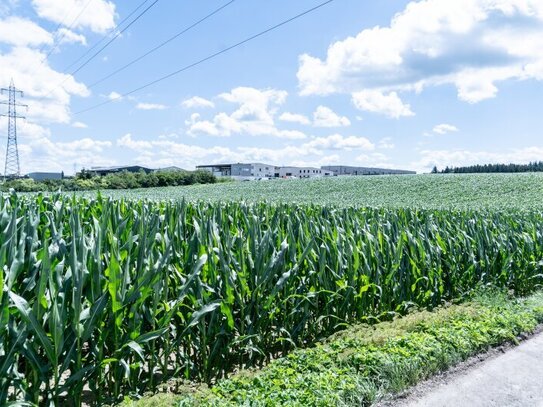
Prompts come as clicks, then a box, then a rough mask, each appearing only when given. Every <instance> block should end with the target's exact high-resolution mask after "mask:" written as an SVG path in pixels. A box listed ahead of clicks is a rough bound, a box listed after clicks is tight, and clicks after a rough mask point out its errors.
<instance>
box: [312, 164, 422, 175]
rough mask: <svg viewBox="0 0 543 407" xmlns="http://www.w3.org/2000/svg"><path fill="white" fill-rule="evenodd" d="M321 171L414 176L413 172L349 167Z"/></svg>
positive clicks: (338, 173) (343, 173)
mask: <svg viewBox="0 0 543 407" xmlns="http://www.w3.org/2000/svg"><path fill="white" fill-rule="evenodd" d="M321 168H322V169H323V170H328V171H332V172H334V174H335V175H387V174H416V172H415V171H407V170H393V169H387V168H372V167H353V166H350V165H325V166H322V167H321Z"/></svg>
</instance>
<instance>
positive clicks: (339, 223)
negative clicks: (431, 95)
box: [0, 194, 543, 405]
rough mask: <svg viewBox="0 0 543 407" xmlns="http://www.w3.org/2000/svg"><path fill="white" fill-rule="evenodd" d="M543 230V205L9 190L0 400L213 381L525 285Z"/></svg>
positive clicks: (102, 397)
mask: <svg viewBox="0 0 543 407" xmlns="http://www.w3.org/2000/svg"><path fill="white" fill-rule="evenodd" d="M542 225H543V214H542V213H541V212H537V211H534V212H523V213H520V212H518V213H499V212H484V211H480V212H472V211H439V210H412V209H373V208H364V209H354V208H350V209H337V208H333V207H321V206H297V205H283V204H278V205H269V204H258V205H251V204H240V203H222V204H208V203H203V202H199V203H194V204H191V203H187V202H172V201H169V202H151V201H128V200H118V201H114V200H111V199H107V198H103V197H102V196H100V195H99V196H98V197H96V198H94V199H86V198H77V197H66V196H62V195H53V196H44V195H41V194H40V195H34V196H24V197H18V196H16V195H14V194H12V195H10V196H7V197H0V242H1V246H0V273H1V275H0V283H1V284H2V286H1V287H0V306H1V308H0V319H1V321H0V405H2V404H5V403H6V402H7V400H9V399H17V400H27V401H29V402H33V403H38V402H43V403H48V402H53V403H55V404H57V405H59V404H62V403H63V402H65V399H64V397H68V398H69V399H71V400H74V402H75V404H76V405H77V404H79V402H80V401H81V398H82V396H83V390H84V389H85V388H87V387H88V388H89V389H90V390H91V392H92V395H93V396H95V397H96V399H94V400H91V401H89V402H93V403H96V404H103V403H104V402H110V401H114V400H118V399H119V398H120V397H122V395H123V394H142V393H143V392H145V391H149V390H150V391H153V390H154V389H155V388H156V386H157V384H158V383H159V382H162V381H164V380H165V379H167V378H169V377H185V378H186V379H191V380H201V381H204V382H208V383H210V382H213V381H215V380H216V379H218V378H221V377H224V376H225V375H226V374H228V373H230V372H231V371H232V370H234V369H236V368H240V367H241V368H247V367H250V366H261V365H263V364H265V363H268V362H269V361H270V360H272V359H274V358H277V357H279V356H281V355H285V354H287V353H288V352H289V351H290V350H292V349H293V348H295V347H300V346H302V347H303V346H307V345H308V344H311V343H314V342H315V341H317V340H319V339H321V338H323V337H326V336H328V335H329V334H331V333H333V332H335V331H338V330H339V329H342V328H344V327H345V326H347V325H348V324H349V323H352V322H356V321H364V320H367V321H374V320H376V319H377V320H379V319H381V320H382V319H390V318H391V316H393V315H396V314H397V313H404V312H405V311H406V310H408V309H409V308H410V307H411V306H412V305H413V304H418V305H419V306H424V307H435V306H439V305H440V304H442V303H443V302H444V301H446V300H449V299H453V298H459V297H464V296H466V295H468V294H469V293H470V292H471V291H472V290H473V289H474V288H476V287H477V286H479V285H488V284H492V285H496V286H499V287H504V288H507V289H511V290H514V291H515V292H516V293H517V294H524V293H528V292H530V291H532V290H534V289H535V288H537V287H540V286H541V284H542V283H543V273H542V269H543V263H541V258H542V257H543V235H542V234H541V232H540V231H541V227H542ZM321 373H322V372H321ZM323 374H324V373H323ZM321 379H322V380H325V381H326V380H328V379H327V377H326V376H323V377H322V378H320V379H319V377H316V378H315V380H321ZM338 380H339V379H338ZM315 384H317V382H315ZM65 392H67V393H65Z"/></svg>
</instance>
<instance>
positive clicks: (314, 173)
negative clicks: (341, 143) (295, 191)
mask: <svg viewBox="0 0 543 407" xmlns="http://www.w3.org/2000/svg"><path fill="white" fill-rule="evenodd" d="M333 175H334V172H333V171H330V170H326V169H323V168H316V167H279V176H280V177H281V178H288V177H296V178H314V177H331V176H333Z"/></svg>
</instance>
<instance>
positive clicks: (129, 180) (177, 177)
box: [0, 170, 217, 192]
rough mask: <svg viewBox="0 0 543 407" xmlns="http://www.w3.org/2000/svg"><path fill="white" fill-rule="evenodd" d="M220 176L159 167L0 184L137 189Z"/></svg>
mask: <svg viewBox="0 0 543 407" xmlns="http://www.w3.org/2000/svg"><path fill="white" fill-rule="evenodd" d="M215 182H217V178H216V177H215V176H214V175H213V174H212V173H210V172H208V171H202V170H198V171H157V172H150V173H145V172H144V171H140V172H136V173H134V172H128V171H123V172H118V173H111V174H107V175H106V176H103V177H100V176H97V175H93V173H92V172H89V171H85V170H83V171H81V172H80V173H79V174H78V175H77V177H75V178H64V179H61V180H44V181H39V182H37V181H33V180H32V179H24V178H23V179H14V180H10V181H7V182H5V183H4V184H1V185H0V190H2V191H9V190H10V189H13V190H15V191H17V192H47V191H49V192H56V191H58V190H63V191H90V190H97V189H99V190H103V189H137V188H151V187H166V186H181V185H193V184H213V183H215Z"/></svg>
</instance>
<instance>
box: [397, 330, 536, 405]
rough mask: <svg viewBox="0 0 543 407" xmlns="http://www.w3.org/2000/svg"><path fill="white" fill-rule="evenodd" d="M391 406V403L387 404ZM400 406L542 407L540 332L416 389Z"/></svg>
mask: <svg viewBox="0 0 543 407" xmlns="http://www.w3.org/2000/svg"><path fill="white" fill-rule="evenodd" d="M389 403H390V402H389ZM389 403H387V405H394V406H400V407H456V406H460V407H498V406H499V407H502V406H507V407H520V406H522V407H543V333H539V334H538V335H536V336H534V337H532V338H530V339H528V340H526V341H524V342H522V343H521V344H520V345H519V346H517V347H514V348H510V349H508V350H507V351H506V352H505V353H502V354H498V355H494V356H492V357H490V358H488V359H486V360H484V361H482V362H480V363H476V364H475V365H473V366H468V367H466V369H461V370H459V371H456V372H453V373H452V374H449V375H445V376H443V377H440V378H436V379H433V380H431V381H428V382H426V383H423V384H421V385H420V386H417V387H415V389H414V390H413V391H411V392H410V394H409V395H408V396H407V397H406V398H404V399H396V400H394V401H393V402H392V403H390V404H389Z"/></svg>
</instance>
